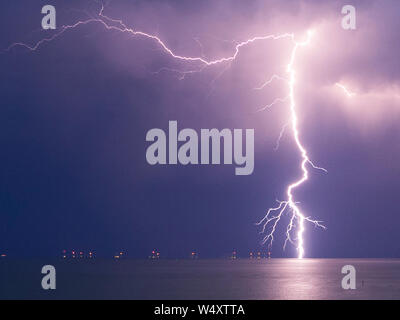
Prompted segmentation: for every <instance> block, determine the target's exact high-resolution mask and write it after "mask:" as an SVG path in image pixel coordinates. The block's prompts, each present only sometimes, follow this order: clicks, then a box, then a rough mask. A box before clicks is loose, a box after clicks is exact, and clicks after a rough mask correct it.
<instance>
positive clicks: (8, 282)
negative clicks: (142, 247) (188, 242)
mask: <svg viewBox="0 0 400 320" xmlns="http://www.w3.org/2000/svg"><path fill="white" fill-rule="evenodd" d="M44 264H45V263H44V262H39V261H30V262H22V261H21V262H16V261H13V262H12V261H6V260H2V261H1V260H0V281H1V282H0V298H1V299H10V298H22V299H257V300H259V299H264V300H265V299H400V260H387V259H305V260H296V259H270V260H259V261H257V260H235V261H230V260H197V261H191V260H159V261H140V260H120V261H107V260H93V261H55V262H54V261H53V262H51V261H50V262H49V261H47V262H46V264H53V265H54V266H55V267H56V270H57V289H56V290H55V291H44V290H42V289H41V285H40V283H41V278H42V275H41V273H40V271H41V267H42V266H43V265H44ZM346 264H351V265H353V266H354V267H355V268H356V270H357V289H356V290H343V289H342V288H341V279H342V277H343V276H344V275H342V274H341V268H342V266H344V265H346Z"/></svg>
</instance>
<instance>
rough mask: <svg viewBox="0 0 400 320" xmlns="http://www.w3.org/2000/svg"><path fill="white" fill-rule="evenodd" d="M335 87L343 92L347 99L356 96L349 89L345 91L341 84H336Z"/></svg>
mask: <svg viewBox="0 0 400 320" xmlns="http://www.w3.org/2000/svg"><path fill="white" fill-rule="evenodd" d="M335 86H337V87H339V88H340V89H342V90H343V92H344V93H345V94H346V95H347V96H348V97H349V98H351V97H354V96H355V95H356V94H355V93H354V92H351V91H350V90H349V89H347V88H346V87H345V86H344V85H343V84H341V83H339V82H336V83H335Z"/></svg>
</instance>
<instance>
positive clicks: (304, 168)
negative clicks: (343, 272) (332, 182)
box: [6, 5, 350, 259]
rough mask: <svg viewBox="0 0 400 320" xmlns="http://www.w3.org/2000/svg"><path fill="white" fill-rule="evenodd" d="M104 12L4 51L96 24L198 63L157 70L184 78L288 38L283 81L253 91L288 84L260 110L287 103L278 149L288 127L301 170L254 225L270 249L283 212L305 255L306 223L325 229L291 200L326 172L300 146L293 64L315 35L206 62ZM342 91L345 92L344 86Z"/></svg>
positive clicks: (288, 239) (288, 230) (257, 38)
mask: <svg viewBox="0 0 400 320" xmlns="http://www.w3.org/2000/svg"><path fill="white" fill-rule="evenodd" d="M104 11H105V7H104V5H101V9H100V11H99V12H98V13H97V15H95V16H92V15H88V16H89V18H88V19H86V20H81V21H77V22H76V23H75V24H72V25H64V26H62V27H61V28H60V30H59V31H57V32H56V33H55V34H53V35H52V36H51V37H49V38H44V39H41V40H40V41H38V42H36V43H35V44H33V45H28V44H25V43H23V42H16V43H13V44H11V45H10V46H9V47H8V48H7V49H6V51H10V50H11V49H13V48H15V47H18V46H20V47H24V48H26V49H28V50H30V51H36V50H38V49H39V47H41V46H42V45H44V44H45V43H48V42H51V41H54V40H55V39H57V38H58V37H60V36H61V35H62V34H63V33H64V32H66V31H67V30H71V29H75V28H78V27H80V26H83V25H87V24H91V23H97V24H100V25H102V26H103V27H104V28H105V29H106V30H114V31H118V32H121V33H126V34H129V35H131V36H133V37H143V38H147V39H149V40H152V41H154V42H155V43H156V44H157V45H158V46H159V47H160V48H161V49H162V51H163V52H164V53H165V54H167V55H169V56H170V57H171V58H173V59H175V60H180V61H184V62H187V63H195V64H197V65H198V67H197V68H195V69H194V70H189V71H182V70H179V69H178V70H177V69H175V70H174V69H168V68H163V69H161V70H159V71H158V72H160V71H162V70H168V71H172V72H178V73H180V74H181V79H183V78H184V77H185V76H186V75H187V74H192V73H195V72H201V71H203V70H204V69H205V68H206V67H211V66H214V65H220V64H228V66H230V64H231V63H232V62H233V61H235V60H236V59H237V57H238V55H239V52H240V50H241V49H242V48H243V47H245V46H248V45H251V44H252V43H254V42H258V41H267V40H282V39H288V40H290V41H291V42H292V43H293V48H292V51H291V55H290V60H289V62H288V64H287V67H286V73H287V77H286V78H285V77H282V76H280V75H273V76H272V77H271V78H270V79H269V80H268V81H266V82H264V83H263V84H262V85H261V86H260V87H258V88H255V89H257V90H262V89H263V88H265V87H266V86H268V85H269V84H271V83H272V82H273V81H284V82H286V83H287V85H288V95H287V96H286V97H283V98H276V99H275V100H274V101H273V102H272V103H270V104H267V105H265V106H264V107H262V108H260V109H259V111H263V110H266V109H269V108H270V107H272V106H274V105H275V104H277V103H285V102H289V103H288V104H289V109H290V119H289V120H288V122H287V123H286V124H285V126H284V127H283V128H282V131H281V133H280V136H279V139H278V141H277V147H278V146H279V140H280V138H281V137H282V135H283V131H284V129H285V128H286V127H287V126H289V125H290V126H291V131H292V135H293V139H294V141H295V143H296V146H297V149H298V151H299V153H300V155H301V162H300V169H301V173H302V175H301V176H300V178H298V179H297V180H295V181H293V182H291V183H289V185H288V187H287V189H286V200H284V201H278V206H277V207H274V208H270V209H269V210H268V211H267V213H266V214H265V216H264V218H263V219H261V221H259V222H258V223H257V225H259V226H262V233H266V235H265V237H264V238H263V241H262V242H263V243H264V244H265V243H268V245H269V246H272V242H273V241H274V234H275V231H276V228H277V225H278V223H279V221H280V220H281V218H282V216H283V215H284V213H286V212H289V214H290V219H289V223H288V225H287V227H286V240H285V243H284V248H285V247H286V244H287V242H290V243H292V244H294V245H295V246H296V248H297V252H298V258H300V259H301V258H303V257H304V254H305V249H304V239H303V234H304V232H305V224H306V223H307V222H308V223H311V224H314V225H315V226H317V227H321V228H325V227H324V226H323V225H322V224H321V222H320V221H317V220H312V219H311V218H310V217H308V216H306V215H305V214H304V213H303V212H302V211H301V210H300V208H299V206H298V203H297V202H296V201H295V200H294V191H295V190H296V189H297V188H299V187H300V186H301V185H302V184H304V183H305V182H306V181H307V180H308V178H309V172H308V166H311V167H312V168H314V169H319V170H323V171H324V172H326V170H325V169H323V168H320V167H317V166H315V165H314V164H313V162H312V161H311V160H310V158H309V156H308V153H307V150H306V149H305V147H304V146H303V144H302V142H301V140H300V130H299V125H298V117H297V105H296V100H295V84H296V70H295V69H294V64H295V60H296V56H297V52H298V49H299V48H301V47H305V46H307V45H308V44H309V43H310V41H311V39H312V36H313V34H314V31H308V32H307V38H306V40H304V41H302V42H297V41H296V40H295V36H294V34H292V33H284V34H278V35H274V34H272V35H264V36H255V37H251V38H249V39H247V40H244V41H242V42H239V43H236V45H235V47H234V52H233V53H232V54H231V55H229V56H226V57H222V58H219V59H214V60H209V59H207V58H205V56H204V54H203V53H202V54H201V56H198V57H191V56H184V55H180V54H177V53H175V52H174V51H173V50H172V49H170V48H169V47H168V46H167V44H166V43H165V42H163V41H162V39H161V38H159V37H158V36H156V35H153V34H150V33H146V32H143V31H140V30H135V29H133V28H130V27H128V26H127V25H126V24H125V23H124V22H123V21H122V20H118V19H113V18H110V17H108V16H106V15H105V14H104ZM195 41H196V42H197V43H198V44H199V46H200V47H201V49H202V46H201V43H200V42H199V41H198V39H195ZM337 85H338V86H339V84H337ZM342 89H343V90H345V89H344V87H343V88H342ZM345 92H346V93H347V94H350V92H348V91H347V90H346V91H345ZM296 228H297V233H296V234H295V236H294V235H293V233H294V229H296Z"/></svg>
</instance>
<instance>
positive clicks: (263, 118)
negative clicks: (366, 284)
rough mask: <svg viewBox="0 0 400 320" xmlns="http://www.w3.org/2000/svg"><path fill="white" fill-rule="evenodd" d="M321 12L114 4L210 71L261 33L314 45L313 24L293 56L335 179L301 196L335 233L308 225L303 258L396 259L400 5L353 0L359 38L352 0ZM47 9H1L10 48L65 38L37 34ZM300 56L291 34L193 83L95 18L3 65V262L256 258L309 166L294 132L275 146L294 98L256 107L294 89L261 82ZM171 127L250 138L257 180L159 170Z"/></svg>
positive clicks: (320, 158) (72, 8)
mask: <svg viewBox="0 0 400 320" xmlns="http://www.w3.org/2000/svg"><path fill="white" fill-rule="evenodd" d="M321 2H322V1H246V2H239V1H211V0H210V1H184V2H183V1H127V0H121V1H118V0H115V1H112V2H110V3H109V4H108V6H107V7H106V9H105V14H106V15H107V16H109V17H113V18H115V19H122V20H123V21H124V22H125V23H126V25H128V26H129V27H131V28H134V29H135V30H141V31H144V32H147V33H149V34H154V35H157V36H158V37H159V38H160V39H162V40H163V41H164V42H165V43H166V45H167V46H168V47H169V48H171V49H172V50H173V51H174V53H176V54H179V55H185V56H196V57H197V56H203V57H205V58H206V59H208V60H213V59H219V58H222V57H225V56H231V55H232V54H233V52H234V50H235V43H237V42H241V41H244V40H246V39H249V38H251V37H254V36H264V35H267V34H283V33H287V32H288V33H294V34H295V36H296V40H298V41H301V40H302V39H304V37H305V36H306V33H307V30H308V29H313V30H315V36H314V37H313V41H312V43H311V44H310V45H309V46H307V47H304V48H301V49H299V52H298V55H297V58H296V63H295V69H296V72H297V73H296V76H297V82H296V91H295V96H296V102H297V105H298V107H297V108H298V115H299V126H300V130H301V139H302V141H303V144H304V145H305V146H306V148H307V150H308V151H309V154H310V157H311V158H312V160H313V161H314V162H315V163H316V164H318V165H321V166H323V167H324V168H326V169H327V170H328V171H329V173H328V174H321V173H320V172H318V171H312V172H311V174H310V181H309V182H308V183H307V184H306V185H304V186H303V187H302V188H301V189H300V190H299V191H296V199H297V200H298V201H299V202H300V206H301V208H302V210H303V211H304V212H305V213H306V214H307V215H309V216H312V217H313V218H316V219H319V220H323V221H324V224H325V225H326V227H327V230H319V229H315V228H314V227H313V226H311V225H307V230H306V234H305V242H306V245H305V247H306V256H308V257H398V256H399V255H400V247H399V243H400V241H399V240H400V239H399V237H400V236H399V232H398V228H399V227H398V226H399V225H400V216H399V210H398V203H397V193H398V192H399V190H400V182H399V179H398V177H399V173H400V172H399V170H400V167H399V163H400V161H399V160H400V149H399V138H400V128H399V126H398V122H399V119H400V89H399V80H400V68H399V63H398V57H399V56H400V47H399V41H398V30H399V27H400V26H399V24H400V22H399V19H398V15H399V12H400V11H399V10H400V3H399V2H398V1H388V0H383V1H353V2H352V4H353V5H355V7H356V9H357V30H355V31H346V30H343V29H342V28H341V24H340V21H341V17H342V15H341V13H340V11H341V8H342V6H343V5H344V4H348V2H346V1H329V4H327V1H325V2H323V4H322V3H321ZM44 4H47V3H43V4H40V3H39V2H37V3H36V2H35V3H32V1H27V0H25V1H22V0H21V1H14V2H13V3H11V2H7V3H4V4H1V5H0V9H1V10H0V12H1V13H0V14H1V15H2V16H1V19H0V24H1V25H0V30H1V31H0V34H1V37H0V47H1V48H7V47H8V46H9V45H10V44H11V43H13V42H15V41H22V42H24V43H28V44H34V43H36V42H37V41H39V40H40V39H43V38H45V37H49V36H51V35H53V34H54V31H40V20H41V14H40V10H41V6H42V5H44ZM53 5H54V6H55V7H56V9H57V24H58V26H59V28H60V27H61V26H62V25H68V24H72V23H75V22H76V21H78V20H86V19H88V16H87V13H89V14H97V13H98V11H99V5H98V4H96V2H94V1H68V4H66V3H65V1H53ZM291 48H292V43H291V42H290V41H287V40H271V41H260V42H256V43H254V44H252V45H249V46H246V47H245V48H243V49H241V51H240V53H239V55H238V57H237V59H236V60H235V61H234V62H233V63H232V64H230V65H229V64H227V63H225V64H219V65H216V66H212V67H207V68H205V69H204V70H203V71H202V72H200V73H192V74H187V75H186V76H185V78H184V79H180V76H181V75H182V73H180V72H172V71H168V70H166V69H165V68H168V69H174V70H180V71H181V72H182V71H189V70H197V69H198V68H199V67H201V64H199V63H190V62H183V61H177V60H176V59H173V58H171V57H170V56H169V55H168V54H166V53H165V51H163V50H162V48H161V47H160V45H158V44H157V43H156V42H155V41H154V40H151V39H147V38H145V37H141V36H135V37H132V36H131V35H129V34H126V33H125V34H123V33H121V32H118V31H109V30H106V29H105V28H104V26H103V25H101V24H100V23H91V24H88V25H84V26H80V27H79V28H76V29H73V30H69V31H67V32H65V33H64V34H62V35H61V36H60V37H58V38H57V39H56V40H54V41H52V42H50V43H45V44H43V45H42V46H40V47H39V48H38V49H37V50H36V51H34V52H31V51H29V50H27V49H26V48H23V47H14V48H12V49H11V50H10V51H8V52H6V53H4V54H2V55H0V64H1V65H0V68H1V70H2V72H1V76H0V77H1V78H0V82H1V89H0V90H1V91H0V92H1V97H2V103H1V106H2V107H1V108H0V110H1V111H0V112H1V114H0V128H1V129H0V130H1V131H2V132H1V137H2V139H1V148H2V154H3V156H2V157H1V160H0V167H1V168H2V169H1V173H2V178H1V179H0V187H1V190H2V192H1V194H2V196H1V200H0V206H1V207H0V208H1V212H2V215H1V220H2V221H1V224H0V225H1V227H0V231H1V232H0V251H6V252H9V253H10V254H11V255H12V254H13V253H14V254H15V253H16V252H23V253H24V254H26V255H27V254H29V255H35V254H36V253H37V252H45V253H49V254H58V253H59V252H60V251H61V250H62V249H64V248H66V249H69V248H75V249H79V248H82V249H94V250H97V251H98V252H105V253H107V252H113V250H119V249H120V248H123V249H125V250H128V252H130V253H131V255H132V256H135V257H144V256H146V255H147V254H148V253H149V252H150V251H151V250H152V249H153V248H157V249H159V250H160V251H161V252H162V254H163V255H166V256H170V257H173V256H185V255H187V254H188V253H189V252H190V251H192V250H198V251H199V252H200V254H202V255H203V256H204V257H206V256H209V257H218V256H222V255H223V254H227V253H229V252H231V251H232V249H233V248H236V249H237V250H238V252H239V254H242V255H247V253H248V251H249V250H257V249H258V248H260V245H259V242H260V240H261V239H262V236H261V235H259V234H258V231H259V229H258V228H257V227H256V226H254V223H255V222H257V221H258V220H259V219H260V218H262V217H263V215H264V213H265V211H266V209H268V208H269V207H271V206H273V205H274V204H275V199H283V198H284V196H285V194H284V193H285V189H286V186H287V184H288V182H290V181H293V179H296V178H297V177H298V176H299V174H300V171H299V161H300V157H299V153H298V150H297V149H296V147H295V145H294V143H293V139H292V135H291V133H290V130H288V131H287V132H286V133H285V134H284V136H283V138H282V140H281V143H280V148H279V149H278V150H277V151H274V147H275V144H276V139H277V137H278V136H279V133H280V130H281V128H282V126H283V125H284V124H285V123H286V122H287V119H288V104H287V103H279V104H276V105H274V106H273V107H272V108H270V109H268V110H265V111H263V112H257V110H259V109H260V108H261V107H263V106H265V105H266V104H269V103H271V102H272V101H273V100H274V99H276V98H277V97H282V96H285V95H286V94H287V86H286V84H285V83H282V82H279V81H276V82H274V83H273V84H271V86H268V87H266V88H265V89H263V90H254V88H256V87H258V86H260V85H261V84H262V83H263V82H264V81H266V80H268V79H269V78H270V77H271V76H272V74H275V73H277V74H281V75H283V76H285V68H286V65H287V63H288V61H289V59H290V53H291ZM163 68H164V69H163ZM336 83H341V84H344V85H345V86H346V87H347V88H349V90H351V91H352V92H354V93H356V95H355V96H354V97H351V98H349V97H347V95H346V94H345V92H344V91H343V90H342V89H341V88H339V87H338V86H336V85H335V84H336ZM169 120H177V121H178V126H179V128H181V129H182V128H185V127H187V128H193V129H195V130H200V128H214V127H215V128H218V129H223V128H243V129H245V128H254V129H255V142H256V145H255V152H256V155H255V170H254V173H253V175H251V176H245V177H238V176H235V175H234V173H233V172H234V169H233V167H232V166H187V167H184V166H154V167H152V166H149V165H148V164H147V163H146V159H145V150H146V147H147V146H148V143H146V141H145V135H146V132H147V131H148V130H150V129H152V128H163V129H165V130H166V129H167V127H168V121H169ZM282 227H283V228H285V225H282ZM282 231H284V229H282V230H278V232H280V233H278V236H277V237H276V241H275V242H274V246H273V250H272V252H273V256H278V257H279V256H285V257H286V256H287V257H293V256H296V253H295V249H294V248H293V247H291V246H290V247H288V248H287V250H286V251H285V252H283V251H282V244H283V241H284V237H283V236H281V235H280V234H282Z"/></svg>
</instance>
